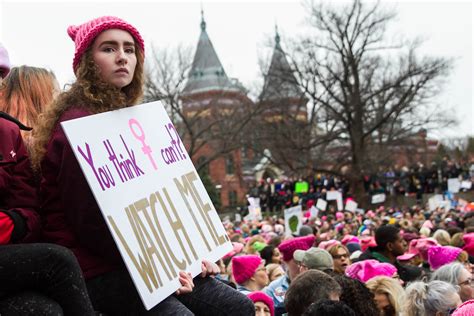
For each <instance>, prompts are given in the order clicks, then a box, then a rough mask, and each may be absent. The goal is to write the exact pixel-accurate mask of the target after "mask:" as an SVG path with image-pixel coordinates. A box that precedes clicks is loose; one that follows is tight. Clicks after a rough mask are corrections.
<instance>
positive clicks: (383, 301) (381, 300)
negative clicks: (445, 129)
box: [374, 293, 390, 310]
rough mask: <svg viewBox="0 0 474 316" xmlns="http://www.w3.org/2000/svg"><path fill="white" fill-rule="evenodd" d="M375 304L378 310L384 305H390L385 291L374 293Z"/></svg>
mask: <svg viewBox="0 0 474 316" xmlns="http://www.w3.org/2000/svg"><path fill="white" fill-rule="evenodd" d="M374 301H375V305H377V308H378V309H379V310H383V309H384V308H385V307H387V306H389V305H390V300H389V299H388V295H387V294H385V293H375V295H374Z"/></svg>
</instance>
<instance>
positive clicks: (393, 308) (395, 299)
mask: <svg viewBox="0 0 474 316" xmlns="http://www.w3.org/2000/svg"><path fill="white" fill-rule="evenodd" d="M365 285H366V286H367V288H368V289H369V290H370V291H371V292H372V293H373V294H374V301H375V303H376V305H377V308H378V310H379V312H380V315H381V316H397V315H400V313H401V306H402V302H403V301H404V299H405V294H404V291H403V288H402V286H401V285H400V282H399V281H398V280H396V279H393V278H389V277H386V276H378V277H375V278H372V279H370V280H369V281H367V283H366V284H365Z"/></svg>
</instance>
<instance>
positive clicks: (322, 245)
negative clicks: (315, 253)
mask: <svg viewBox="0 0 474 316" xmlns="http://www.w3.org/2000/svg"><path fill="white" fill-rule="evenodd" d="M340 244H341V242H340V241H339V240H335V239H331V240H328V241H321V242H320V243H319V245H318V247H319V248H321V249H324V250H328V249H329V248H332V247H334V246H336V245H340Z"/></svg>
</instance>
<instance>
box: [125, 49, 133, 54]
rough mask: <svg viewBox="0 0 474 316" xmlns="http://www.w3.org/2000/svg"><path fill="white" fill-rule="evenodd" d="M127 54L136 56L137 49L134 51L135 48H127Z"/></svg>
mask: <svg viewBox="0 0 474 316" xmlns="http://www.w3.org/2000/svg"><path fill="white" fill-rule="evenodd" d="M125 52H126V53H127V54H134V53H135V49H134V48H126V49H125Z"/></svg>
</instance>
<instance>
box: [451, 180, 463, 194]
mask: <svg viewBox="0 0 474 316" xmlns="http://www.w3.org/2000/svg"><path fill="white" fill-rule="evenodd" d="M460 189H461V181H459V179H458V178H451V179H448V191H449V192H451V193H459V190H460Z"/></svg>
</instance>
